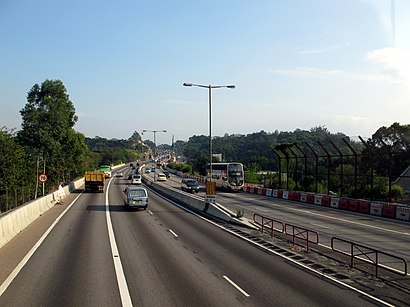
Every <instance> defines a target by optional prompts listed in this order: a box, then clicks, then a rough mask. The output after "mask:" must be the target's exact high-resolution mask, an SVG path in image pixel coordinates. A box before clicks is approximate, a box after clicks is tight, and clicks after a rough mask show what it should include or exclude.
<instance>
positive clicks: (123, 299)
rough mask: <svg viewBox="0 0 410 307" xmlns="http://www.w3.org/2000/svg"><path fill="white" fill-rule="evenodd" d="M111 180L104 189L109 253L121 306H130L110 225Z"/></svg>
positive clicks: (126, 286) (128, 293)
mask: <svg viewBox="0 0 410 307" xmlns="http://www.w3.org/2000/svg"><path fill="white" fill-rule="evenodd" d="M110 184H111V180H110V181H108V185H107V190H106V191H105V216H106V218H107V228H108V237H109V239H110V245H111V253H112V256H113V261H114V268H115V275H116V276H117V283H118V289H119V291H120V296H121V303H122V306H125V307H131V306H132V301H131V296H130V292H129V290H128V285H127V280H126V279H125V274H124V270H123V268H122V263H121V257H120V253H119V252H118V247H117V242H116V241H115V234H114V229H113V227H112V222H111V215H110V207H109V203H108V192H109V190H110Z"/></svg>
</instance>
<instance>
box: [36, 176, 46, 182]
mask: <svg viewBox="0 0 410 307" xmlns="http://www.w3.org/2000/svg"><path fill="white" fill-rule="evenodd" d="M38 180H39V181H40V182H46V181H47V180H48V177H47V175H46V174H40V175H38Z"/></svg>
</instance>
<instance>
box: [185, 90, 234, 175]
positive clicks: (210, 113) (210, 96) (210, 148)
mask: <svg viewBox="0 0 410 307" xmlns="http://www.w3.org/2000/svg"><path fill="white" fill-rule="evenodd" d="M183 86H196V87H203V88H207V89H208V98H209V182H212V89H213V88H230V89H234V88H235V85H203V84H193V83H184V84H183Z"/></svg>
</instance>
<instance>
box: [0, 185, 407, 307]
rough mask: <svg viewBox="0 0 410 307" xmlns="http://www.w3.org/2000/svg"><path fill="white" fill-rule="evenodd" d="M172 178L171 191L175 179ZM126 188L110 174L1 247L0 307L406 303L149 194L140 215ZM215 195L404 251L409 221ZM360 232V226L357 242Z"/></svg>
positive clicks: (248, 210) (250, 210) (247, 212)
mask: <svg viewBox="0 0 410 307" xmlns="http://www.w3.org/2000/svg"><path fill="white" fill-rule="evenodd" d="M173 180H175V181H174V183H175V184H176V185H177V184H178V183H179V180H180V179H178V180H177V179H173ZM173 180H169V181H168V182H167V184H171V183H172V182H173ZM127 184H128V181H127V180H126V179H125V178H118V177H115V178H113V179H111V180H110V183H109V185H108V186H107V188H106V191H105V193H104V194H98V193H95V194H93V193H89V194H84V193H81V192H82V191H78V193H73V194H71V195H70V196H68V197H67V198H66V199H65V202H64V204H63V205H61V206H55V207H53V208H52V209H50V210H49V211H48V212H47V213H45V214H44V215H43V216H41V217H40V218H39V219H37V220H36V221H35V222H34V223H33V224H32V225H30V226H29V227H28V228H26V229H25V230H24V231H22V232H21V233H20V234H19V235H18V236H17V237H16V238H15V239H13V240H12V241H10V242H9V243H8V244H7V245H5V246H4V247H3V248H1V249H0V263H1V266H0V294H1V296H0V306H96V305H99V306H121V305H123V306H131V305H133V306H194V305H200V306H241V305H244V306H285V305H286V306H294V305H303V306H329V305H334V306H384V305H399V306H400V305H403V306H405V305H406V304H408V302H410V296H409V294H407V296H406V293H404V294H401V296H396V297H391V295H390V296H389V293H387V294H386V291H384V289H383V287H382V286H380V287H377V286H376V285H371V284H368V285H367V287H366V289H364V288H363V287H359V286H357V285H358V284H357V283H355V282H352V281H351V280H349V281H348V282H344V281H343V280H342V279H337V278H334V276H332V275H326V274H324V273H323V272H319V271H315V269H314V268H312V267H309V266H308V265H303V262H300V261H299V262H298V261H294V260H293V259H292V258H291V257H288V256H286V255H285V254H281V253H277V252H276V253H274V252H271V251H268V250H267V249H266V248H264V246H262V245H261V246H259V247H258V246H256V245H255V244H254V243H252V242H249V239H248V238H247V237H243V238H241V237H239V236H238V234H237V233H233V232H231V230H229V229H228V230H225V229H224V228H223V227H224V226H223V225H219V224H215V223H214V222H212V221H209V220H207V219H205V218H204V217H202V216H198V215H197V214H195V213H193V212H190V211H187V210H186V209H184V208H182V207H180V206H178V205H177V204H174V203H172V202H171V201H169V200H166V199H164V198H163V197H161V196H160V195H158V194H156V193H154V192H153V191H149V197H150V200H149V201H150V204H149V208H148V210H146V211H144V210H141V211H126V210H124V208H123V206H122V203H123V195H122V190H123V189H124V187H125V186H126V185H127ZM241 197H246V198H245V199H242V200H241ZM218 198H219V200H220V202H223V203H228V206H231V207H232V208H239V207H240V208H243V209H246V210H245V215H250V214H253V212H255V211H256V210H257V211H258V212H261V213H263V214H264V215H273V216H275V217H277V218H281V219H284V220H286V219H297V220H295V221H294V222H295V223H296V222H300V223H302V222H303V223H304V224H306V223H308V225H310V226H312V225H313V224H316V227H317V229H320V230H323V232H324V233H325V232H329V233H332V232H333V231H337V232H338V233H339V234H344V235H353V236H355V235H356V234H358V236H359V237H360V238H362V239H363V240H371V241H372V244H374V245H379V244H380V245H385V242H386V241H391V240H393V239H394V240H393V241H394V243H393V244H394V246H395V248H396V250H397V251H398V252H399V253H401V254H403V255H406V254H407V257H408V254H409V246H410V244H408V243H409V227H408V224H407V225H405V224H402V223H397V222H396V223H392V222H391V221H383V220H378V222H376V221H372V220H368V217H366V219H363V218H362V217H358V216H354V215H348V214H343V213H340V212H337V213H335V212H333V211H332V212H330V213H328V212H318V211H311V210H308V209H306V208H303V205H300V204H299V205H297V206H296V205H292V206H287V205H284V204H283V203H280V202H276V201H274V200H272V199H269V203H265V200H264V199H263V198H261V197H257V195H245V194H241V193H239V194H223V193H221V194H219V195H218ZM347 225H350V226H347ZM366 225H368V226H369V227H368V226H366ZM362 227H368V228H367V229H368V234H367V235H366V237H362V236H364V235H363V234H361V233H362V230H360V229H361V228H362ZM372 232H373V233H374V236H373V235H372V234H371V233H372ZM359 233H360V235H359ZM379 233H380V234H379ZM382 233H385V237H384V236H383V235H382ZM376 241H379V243H378V242H376ZM374 283H375V284H376V283H378V281H377V280H374ZM379 283H380V282H379ZM394 295H396V294H394Z"/></svg>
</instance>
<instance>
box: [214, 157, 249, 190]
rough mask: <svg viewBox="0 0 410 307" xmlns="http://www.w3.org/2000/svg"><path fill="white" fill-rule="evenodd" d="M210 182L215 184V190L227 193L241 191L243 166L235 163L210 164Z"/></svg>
mask: <svg viewBox="0 0 410 307" xmlns="http://www.w3.org/2000/svg"><path fill="white" fill-rule="evenodd" d="M208 166H209V164H208ZM208 176H209V170H208ZM212 181H213V182H215V183H216V188H217V189H221V190H228V191H240V190H242V188H243V184H244V181H245V180H244V173H243V165H242V164H241V163H237V162H228V163H212Z"/></svg>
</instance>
